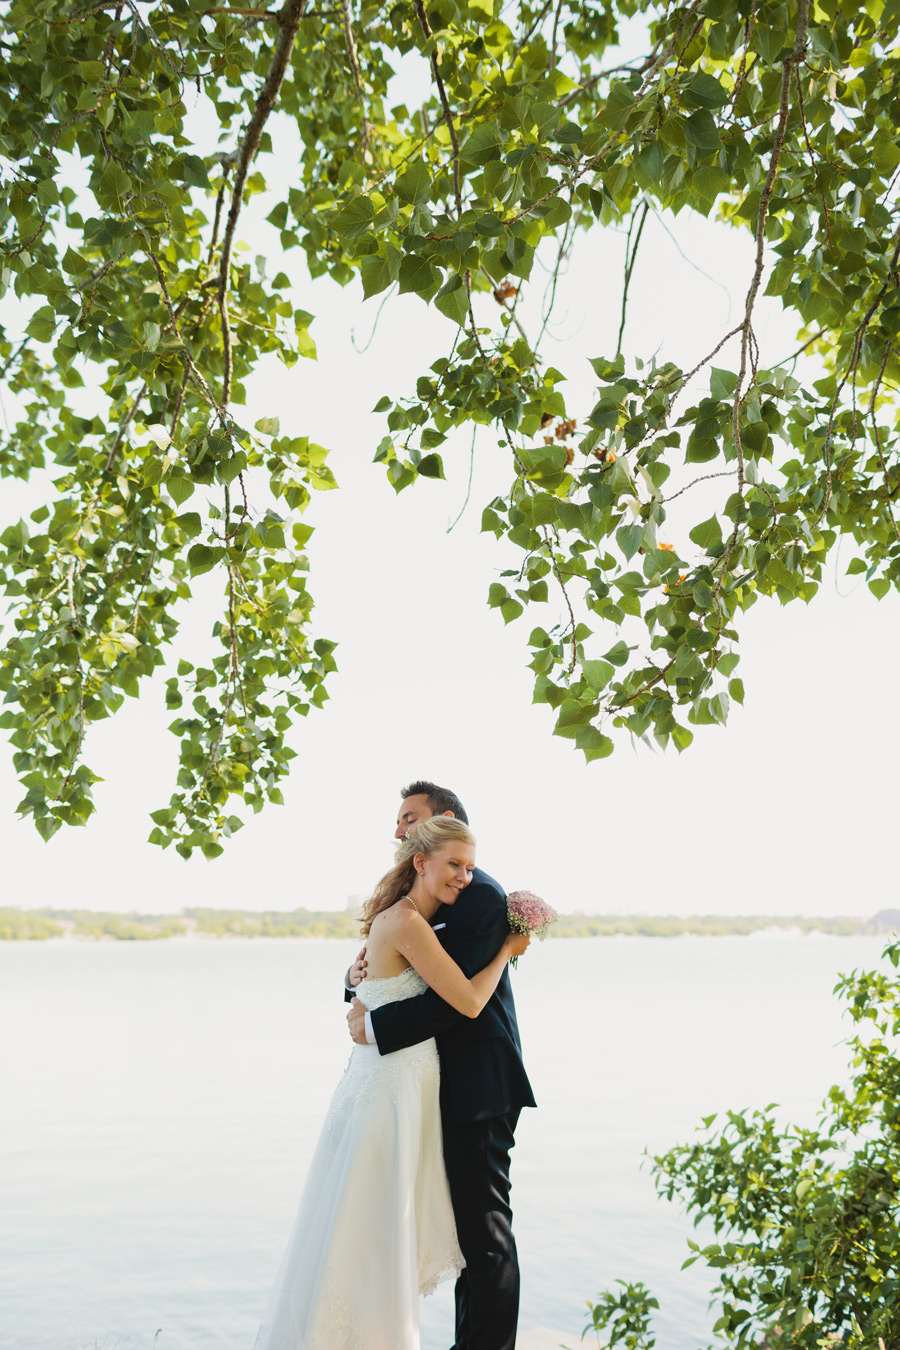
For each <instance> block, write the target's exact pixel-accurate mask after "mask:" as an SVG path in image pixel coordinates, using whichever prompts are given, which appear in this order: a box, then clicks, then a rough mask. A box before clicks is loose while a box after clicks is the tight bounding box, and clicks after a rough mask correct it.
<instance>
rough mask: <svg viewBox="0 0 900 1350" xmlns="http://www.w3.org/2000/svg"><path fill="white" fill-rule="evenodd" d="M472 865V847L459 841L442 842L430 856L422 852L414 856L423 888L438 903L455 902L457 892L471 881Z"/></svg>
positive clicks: (473, 864) (473, 853) (447, 903)
mask: <svg viewBox="0 0 900 1350" xmlns="http://www.w3.org/2000/svg"><path fill="white" fill-rule="evenodd" d="M474 866H475V846H474V844H465V843H463V842H462V840H455V841H453V842H452V843H449V844H445V845H444V846H443V848H440V849H438V851H437V853H432V855H431V857H426V855H425V854H424V853H422V854H419V855H417V857H416V869H417V871H418V873H419V876H420V877H421V878H422V884H423V886H424V888H425V891H426V893H427V894H428V895H429V896H430V897H431V899H432V900H436V901H437V902H438V904H439V905H452V904H454V903H455V901H456V899H457V897H458V896H459V893H460V891H464V890H465V888H466V887H467V886H468V884H469V882H470V881H471V880H472V869H473V867H474Z"/></svg>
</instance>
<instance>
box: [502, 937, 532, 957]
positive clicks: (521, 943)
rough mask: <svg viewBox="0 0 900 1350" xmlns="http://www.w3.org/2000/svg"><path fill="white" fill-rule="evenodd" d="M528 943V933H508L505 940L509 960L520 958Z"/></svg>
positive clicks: (529, 939)
mask: <svg viewBox="0 0 900 1350" xmlns="http://www.w3.org/2000/svg"><path fill="white" fill-rule="evenodd" d="M530 941H531V934H530V933H510V935H509V937H508V938H507V939H506V945H507V947H508V948H509V955H510V958H512V957H513V956H521V955H522V953H523V952H526V951H527V950H528V944H529V942H530Z"/></svg>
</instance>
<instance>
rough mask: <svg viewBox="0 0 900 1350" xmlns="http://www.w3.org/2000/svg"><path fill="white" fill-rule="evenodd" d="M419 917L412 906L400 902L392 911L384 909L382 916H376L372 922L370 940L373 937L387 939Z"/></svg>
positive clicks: (392, 906)
mask: <svg viewBox="0 0 900 1350" xmlns="http://www.w3.org/2000/svg"><path fill="white" fill-rule="evenodd" d="M417 917H418V916H417V914H416V911H415V910H414V909H413V908H412V906H411V905H407V904H404V902H403V901H402V900H398V901H397V903H396V905H391V907H390V909H383V910H382V911H381V913H380V914H376V915H375V918H374V919H373V920H372V927H371V928H370V929H369V938H370V940H371V939H372V938H373V937H374V938H379V937H387V936H388V935H389V934H391V933H396V932H397V931H398V930H399V929H401V928H405V927H406V926H407V924H409V922H410V920H415V919H416V918H417Z"/></svg>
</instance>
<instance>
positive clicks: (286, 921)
mask: <svg viewBox="0 0 900 1350" xmlns="http://www.w3.org/2000/svg"><path fill="white" fill-rule="evenodd" d="M897 926H900V914H897V915H896V917H895V916H894V912H893V911H883V912H882V913H881V914H877V915H875V917H874V918H872V919H848V918H809V917H808V916H803V915H797V916H794V917H788V918H786V917H784V916H783V915H779V916H777V917H775V916H772V915H765V914H748V915H736V916H732V915H721V914H694V915H689V916H688V917H686V918H685V917H679V916H676V915H671V914H669V915H647V916H643V915H634V914H561V915H560V916H559V922H558V923H557V924H556V925H555V926H554V927H553V928H552V929H551V930H550V932H551V936H553V937H556V938H566V937H615V936H617V935H621V936H624V937H683V936H685V935H686V934H693V935H696V936H699V937H733V936H741V935H746V934H748V933H756V932H759V931H761V930H764V929H770V928H777V929H793V930H800V931H801V932H803V933H833V934H836V935H840V936H844V937H846V936H854V935H864V934H876V933H884V932H887V931H890V929H891V928H893V927H897ZM195 935H196V936H203V937H268V938H272V937H316V938H354V937H358V935H359V922H358V921H357V920H356V919H355V918H354V917H353V915H352V914H348V913H346V912H344V913H334V912H333V911H329V910H310V909H294V910H290V911H289V912H285V911H279V910H267V911H265V912H263V913H261V914H260V913H256V912H255V911H253V910H243V909H184V910H182V911H181V913H180V914H102V913H98V912H95V911H94V910H89V909H13V908H7V909H0V941H11V940H23V939H24V940H40V939H42V938H61V937H75V938H113V939H116V940H117V941H120V942H134V941H146V940H148V939H149V940H153V939H159V938H170V937H187V936H195Z"/></svg>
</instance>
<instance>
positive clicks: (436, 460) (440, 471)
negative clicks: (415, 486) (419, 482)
mask: <svg viewBox="0 0 900 1350" xmlns="http://www.w3.org/2000/svg"><path fill="white" fill-rule="evenodd" d="M416 468H417V470H418V472H419V473H420V474H421V475H422V476H423V478H443V477H444V465H443V462H442V460H441V457H440V455H433V454H432V455H425V457H424V458H423V459H420V460H419V463H418V464H417V465H416Z"/></svg>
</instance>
